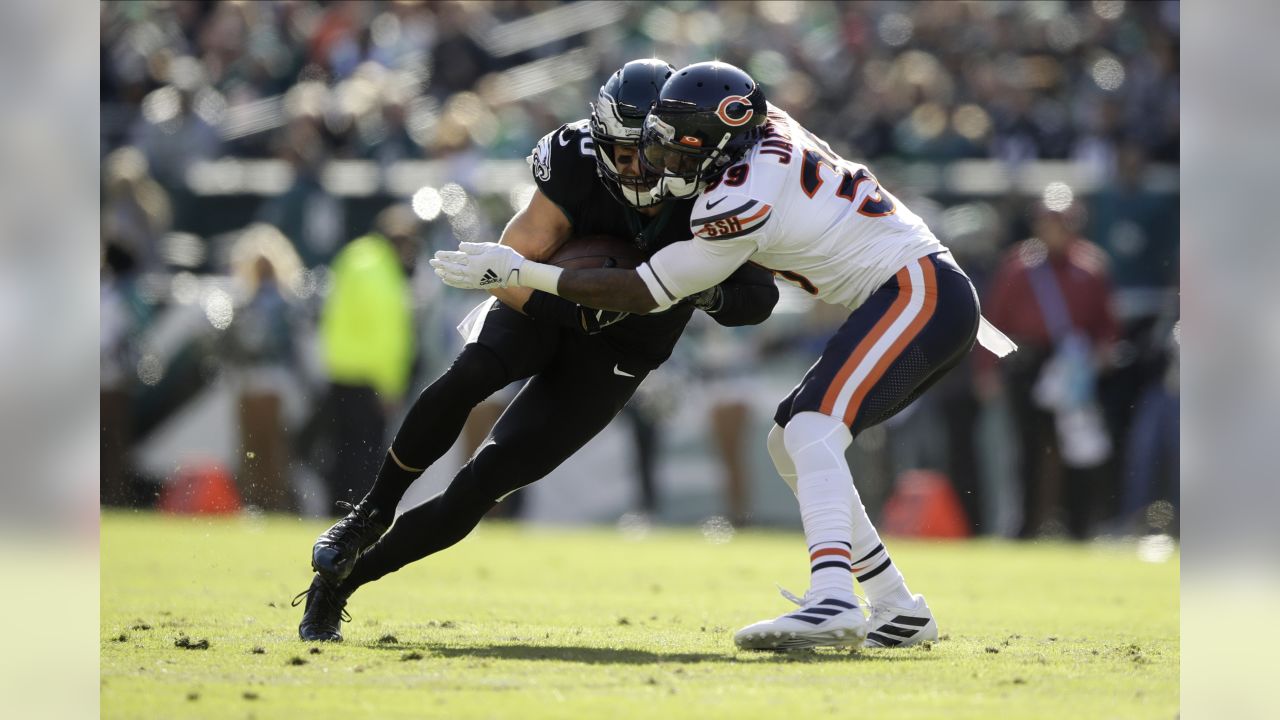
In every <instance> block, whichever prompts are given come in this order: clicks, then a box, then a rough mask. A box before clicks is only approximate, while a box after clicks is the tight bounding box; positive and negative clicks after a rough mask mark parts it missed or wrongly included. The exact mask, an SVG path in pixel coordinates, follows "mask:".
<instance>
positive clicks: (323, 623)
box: [292, 575, 351, 642]
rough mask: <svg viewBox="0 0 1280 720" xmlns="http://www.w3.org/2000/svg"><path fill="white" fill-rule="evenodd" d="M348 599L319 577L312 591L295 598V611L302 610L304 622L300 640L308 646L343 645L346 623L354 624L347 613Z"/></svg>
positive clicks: (312, 586)
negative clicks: (311, 643) (300, 607)
mask: <svg viewBox="0 0 1280 720" xmlns="http://www.w3.org/2000/svg"><path fill="white" fill-rule="evenodd" d="M347 597H348V595H346V594H343V593H340V592H338V591H337V590H335V589H334V588H333V586H332V585H330V584H329V583H327V582H325V580H324V578H322V577H320V576H319V575H316V576H315V577H314V578H312V579H311V587H309V588H307V589H306V590H304V591H302V592H300V593H298V594H297V595H296V596H295V597H294V598H293V603H292V605H293V607H298V605H299V604H301V603H302V601H303V598H306V603H307V604H306V605H305V606H303V608H302V622H301V623H298V637H300V638H302V639H303V640H306V641H308V642H342V623H343V621H346V622H351V615H349V614H348V613H347V610H346V608H347Z"/></svg>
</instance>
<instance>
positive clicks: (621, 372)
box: [613, 365, 635, 378]
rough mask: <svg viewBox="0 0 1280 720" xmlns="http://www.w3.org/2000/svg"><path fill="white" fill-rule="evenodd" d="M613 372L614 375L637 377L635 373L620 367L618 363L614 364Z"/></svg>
mask: <svg viewBox="0 0 1280 720" xmlns="http://www.w3.org/2000/svg"><path fill="white" fill-rule="evenodd" d="M613 374H614V375H621V376H622V377H629V378H633V377H635V375H632V374H631V373H629V372H627V371H626V370H623V369H622V368H620V367H618V366H617V365H614V366H613Z"/></svg>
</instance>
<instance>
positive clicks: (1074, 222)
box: [975, 183, 1117, 539]
mask: <svg viewBox="0 0 1280 720" xmlns="http://www.w3.org/2000/svg"><path fill="white" fill-rule="evenodd" d="M1033 213H1034V221H1033V229H1034V231H1035V237H1032V238H1030V239H1027V240H1023V241H1022V242H1019V243H1016V244H1015V245H1013V246H1012V247H1011V248H1009V250H1008V251H1007V252H1006V254H1005V256H1004V258H1003V260H1002V262H1001V264H1000V267H999V269H998V270H997V271H996V274H995V277H994V278H993V280H992V282H991V285H990V288H989V292H988V293H987V296H986V298H985V299H984V302H983V308H984V309H985V310H986V312H987V314H988V317H989V319H990V320H991V322H992V323H994V324H995V325H996V326H998V327H1000V328H1001V329H1002V330H1003V331H1004V332H1005V333H1007V334H1008V335H1009V337H1010V338H1011V339H1012V340H1013V341H1014V342H1016V343H1017V344H1018V346H1019V348H1020V351H1019V352H1018V353H1016V354H1014V355H1012V356H1010V357H1009V358H1006V359H1005V360H1004V362H1002V363H1000V364H999V367H997V364H996V362H995V357H994V356H992V355H988V354H986V353H979V354H978V355H976V356H975V363H976V371H977V384H978V393H979V396H981V397H983V398H985V399H987V400H992V399H995V398H997V397H998V396H1000V395H1001V394H1002V393H1003V394H1005V395H1007V396H1008V399H1009V407H1010V410H1011V412H1012V413H1013V421H1014V427H1015V429H1016V432H1017V433H1018V434H1019V436H1020V437H1019V438H1018V440H1019V443H1018V445H1019V450H1020V460H1019V464H1020V467H1019V475H1020V480H1021V483H1022V488H1023V499H1022V500H1023V502H1022V505H1023V518H1022V529H1021V531H1020V532H1019V537H1023V538H1030V537H1035V536H1036V535H1038V534H1040V533H1041V532H1042V531H1043V530H1044V529H1046V528H1044V527H1043V526H1044V525H1045V523H1046V522H1047V521H1050V520H1052V519H1053V518H1054V515H1055V514H1056V513H1057V511H1058V510H1059V505H1060V503H1061V504H1063V505H1065V507H1062V508H1061V509H1062V510H1065V515H1066V529H1067V531H1068V532H1069V533H1070V534H1071V535H1072V536H1073V537H1075V538H1078V539H1083V538H1086V537H1088V536H1089V532H1090V526H1091V522H1092V517H1091V515H1092V504H1093V502H1094V498H1095V495H1096V491H1097V489H1098V488H1096V487H1095V486H1096V485H1097V484H1098V483H1099V481H1100V476H1101V472H1100V469H1101V466H1102V464H1103V463H1104V462H1105V461H1106V459H1107V456H1108V455H1109V453H1110V446H1111V442H1110V438H1109V437H1108V435H1107V430H1106V428H1105V427H1104V426H1103V423H1102V418H1101V415H1100V413H1099V412H1098V410H1097V404H1096V400H1095V398H1094V378H1095V377H1096V375H1097V373H1098V372H1099V371H1100V370H1102V369H1103V367H1104V366H1105V358H1106V357H1107V355H1108V351H1109V347H1110V345H1111V343H1112V342H1113V341H1114V339H1115V338H1116V335H1117V324H1116V320H1115V317H1114V315H1113V314H1112V310H1111V301H1112V290H1111V281H1110V277H1109V274H1108V270H1107V259H1106V255H1105V253H1104V252H1103V250H1102V249H1101V248H1099V247H1098V246H1097V245H1095V244H1093V243H1091V242H1089V241H1088V240H1086V239H1084V238H1083V237H1081V236H1080V235H1079V232H1078V228H1079V226H1080V219H1081V218H1080V213H1079V206H1078V205H1077V204H1076V203H1075V202H1074V201H1073V197H1072V195H1071V190H1070V189H1069V188H1068V187H1066V186H1065V185H1062V184H1059V183H1055V184H1054V185H1050V186H1049V188H1047V189H1046V191H1045V196H1044V198H1042V199H1041V200H1040V201H1039V202H1037V203H1036V205H1035V206H1034V208H1033Z"/></svg>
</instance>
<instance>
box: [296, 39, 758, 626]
mask: <svg viewBox="0 0 1280 720" xmlns="http://www.w3.org/2000/svg"><path fill="white" fill-rule="evenodd" d="M672 71H673V68H672V67H671V66H670V65H668V64H667V63H665V62H663V61H661V60H656V59H648V60H636V61H633V62H629V63H627V64H626V65H625V66H623V67H622V68H621V69H620V70H618V72H616V73H614V75H613V76H611V77H610V78H609V80H608V82H606V83H605V84H604V86H603V87H601V88H600V93H599V96H598V98H597V100H596V102H595V103H594V105H593V106H592V114H591V117H590V118H589V119H586V120H581V121H578V122H575V123H570V124H568V125H564V126H562V127H560V128H559V129H558V130H556V131H555V132H552V133H550V134H548V135H547V136H546V137H544V138H542V140H541V141H539V142H538V144H537V147H535V148H534V150H533V154H532V155H531V156H530V158H529V162H530V165H531V167H532V171H533V176H534V180H535V182H536V184H537V191H536V192H535V193H534V194H533V197H532V198H531V199H530V201H529V204H528V205H527V206H526V207H525V208H524V209H523V210H521V211H520V212H518V213H517V214H516V215H515V217H513V218H512V219H511V222H510V223H509V224H508V225H507V227H506V229H505V230H504V231H503V233H502V239H501V242H502V243H503V244H508V245H511V246H512V247H513V249H515V250H517V251H519V252H520V253H522V254H523V255H525V256H527V257H531V258H538V259H546V258H549V257H551V256H552V254H553V253H554V252H555V251H556V250H557V249H558V248H559V247H560V246H561V245H563V244H564V243H565V242H566V241H567V240H569V238H570V237H571V236H588V235H610V236H614V237H623V238H632V239H633V240H634V242H635V243H636V245H637V246H639V248H640V249H641V250H643V251H644V253H645V254H646V255H648V254H652V253H653V252H656V251H657V250H658V249H660V248H662V247H665V246H667V245H669V244H670V243H672V242H676V241H679V240H687V239H688V238H689V237H690V231H689V215H690V212H691V210H692V208H693V201H692V200H669V199H668V200H665V201H660V199H659V198H657V197H655V196H654V195H652V194H651V193H650V192H649V188H648V185H647V184H646V182H645V181H644V179H643V177H642V173H641V171H640V163H639V140H640V134H641V130H642V127H643V124H644V118H645V114H646V113H647V112H648V110H649V107H650V105H651V104H652V103H653V102H654V101H655V100H656V99H657V97H658V92H659V90H660V89H661V88H662V85H663V83H664V82H665V81H666V79H667V77H668V76H670V74H671V73H672ZM492 293H493V295H494V296H495V298H491V299H489V300H487V301H486V302H484V303H482V304H481V306H480V307H478V308H477V309H476V310H475V311H473V313H472V315H471V316H469V318H468V321H469V322H470V328H469V331H468V333H467V344H466V345H465V346H464V347H463V349H462V351H461V353H460V354H459V355H458V357H457V358H456V359H455V360H454V362H453V364H452V365H451V366H450V367H449V368H448V369H447V370H445V372H444V374H443V375H441V376H440V377H439V378H438V379H436V380H435V382H433V383H431V384H430V385H428V386H427V387H426V389H425V390H423V391H422V394H421V395H420V396H419V397H418V399H417V400H416V401H415V402H414V404H413V407H412V408H411V409H410V410H409V413H408V416H407V417H406V418H405V420H404V423H403V424H402V425H401V427H400V430H399V432H398V433H397V435H396V438H395V440H394V441H393V442H392V444H391V448H390V449H389V450H388V451H387V457H386V459H385V460H384V462H383V466H382V469H381V470H380V471H379V473H378V477H377V479H376V480H375V482H374V485H373V489H372V490H370V491H369V493H368V494H367V495H366V496H365V497H364V499H363V500H361V501H360V503H359V504H358V505H356V506H354V507H351V506H349V505H347V506H346V507H347V508H348V509H349V510H350V512H349V513H348V514H347V516H346V517H344V518H342V519H341V520H339V521H338V522H337V523H336V524H335V525H334V526H333V527H331V528H329V530H327V531H326V532H325V533H323V534H322V535H321V536H320V538H319V539H318V540H317V541H316V543H315V546H314V547H313V549H312V567H313V568H314V569H315V571H316V575H315V577H314V578H313V579H312V583H311V586H310V588H308V590H306V591H305V592H303V593H300V594H299V595H298V597H297V598H295V600H294V604H295V605H296V604H298V603H299V602H301V601H302V599H303V598H304V597H305V601H306V606H305V608H304V611H303V617H302V622H301V624H300V625H299V627H298V634H299V636H300V637H301V638H302V639H304V640H333V641H339V640H341V639H342V634H341V620H342V619H343V617H344V616H345V606H346V602H347V598H349V597H350V595H351V593H352V592H354V591H355V589H356V588H358V587H360V586H361V585H364V584H366V583H368V582H371V581H373V580H377V579H378V578H380V577H382V576H384V575H386V574H388V573H390V572H394V571H395V570H398V569H400V568H402V567H404V566H405V565H407V564H409V563H411V562H413V561H415V560H419V559H421V558H424V557H427V556H428V555H431V554H433V553H436V552H439V551H441V550H443V549H445V548H447V547H449V546H451V545H453V544H454V543H457V542H458V541H459V540H461V539H462V538H464V537H466V535H467V534H468V533H470V532H471V530H472V529H474V528H475V526H476V525H477V524H478V523H479V522H480V519H481V518H482V517H484V515H485V513H487V512H488V511H489V510H490V509H491V508H492V507H493V506H494V505H495V504H496V503H497V502H498V501H499V500H501V499H502V498H503V497H505V496H506V495H508V494H509V493H511V492H512V491H514V490H516V489H518V488H521V487H523V486H525V485H528V484H530V483H532V482H534V481H536V480H538V479H540V478H542V477H543V476H545V475H546V474H547V473H549V472H550V471H551V470H553V469H555V468H556V467H557V466H558V465H560V463H562V462H564V460H565V459H567V458H568V457H569V456H571V455H572V454H573V453H575V452H577V450H578V449H579V448H581V447H582V446H583V445H585V444H586V443H587V441H588V440H590V439H591V438H593V437H595V435H596V434H597V433H599V432H600V431H601V430H602V429H603V428H604V427H605V425H607V424H608V423H609V421H610V420H612V419H613V417H614V416H615V415H616V414H617V413H618V412H619V411H620V410H621V409H622V407H623V405H625V404H626V402H627V400H628V399H630V397H631V395H632V394H633V393H634V392H635V390H636V388H637V387H638V386H639V385H640V383H641V381H642V380H644V378H645V376H646V375H647V374H648V373H649V372H650V371H651V370H653V369H654V368H656V367H658V365H660V364H662V362H663V361H665V360H666V359H667V358H668V357H669V356H670V354H671V350H672V348H673V347H674V345H675V343H676V340H678V339H679V337H680V334H681V332H683V330H684V327H685V324H686V323H687V322H688V321H689V318H690V316H691V315H692V313H693V311H694V308H695V307H697V308H700V309H702V310H704V311H705V312H707V313H708V314H710V315H711V317H713V318H715V319H716V320H717V321H718V322H720V323H721V324H723V325H746V324H755V323H759V322H762V321H763V320H764V319H765V318H767V317H768V316H769V314H770V313H771V312H772V310H773V306H774V305H775V304H776V303H777V299H778V290H777V288H776V287H775V285H774V283H773V277H772V275H771V274H770V273H769V272H767V271H765V270H763V269H762V268H758V267H755V266H751V265H744V266H743V267H742V268H740V269H739V270H738V271H737V272H735V273H734V274H733V275H732V276H730V277H729V278H728V279H727V280H725V282H723V283H721V284H719V285H717V286H715V287H713V288H711V289H709V290H707V291H705V292H702V293H699V294H698V295H697V296H696V297H692V298H687V299H686V301H685V302H682V303H680V304H677V305H675V306H674V307H672V308H671V309H670V310H667V311H665V312H661V313H654V314H649V315H627V314H626V313H611V312H600V311H597V310H593V309H590V308H585V307H581V306H579V305H576V304H574V303H571V302H569V301H567V300H564V299H562V298H559V297H557V296H555V295H552V294H549V293H544V292H540V291H530V290H528V289H525V288H510V289H497V288H495V289H493V290H492ZM465 325H466V323H464V326H465ZM524 378H529V380H528V382H527V383H526V384H525V385H524V387H523V389H521V391H520V393H519V394H518V395H517V396H516V398H515V400H513V401H512V403H511V405H510V406H509V407H508V408H507V410H506V412H504V413H503V415H502V417H501V418H500V419H499V420H498V422H497V424H496V425H495V426H494V428H493V431H492V433H491V435H490V437H489V439H488V440H487V441H486V442H485V443H483V444H482V445H481V447H480V450H478V451H477V452H476V454H475V456H474V457H472V458H471V459H470V461H468V462H467V463H466V465H464V466H463V467H462V469H461V470H460V471H459V472H458V474H457V475H456V476H455V477H454V479H453V481H452V482H451V483H450V485H449V487H448V488H447V489H446V490H445V491H444V492H443V493H441V494H439V495H437V496H435V497H433V498H432V499H430V500H428V501H427V502H425V503H423V504H421V505H419V506H417V507H415V508H412V509H410V510H408V511H406V512H405V513H404V514H403V515H401V516H400V517H399V518H398V519H396V520H395V523H394V525H392V524H391V520H392V518H393V517H394V515H395V509H396V505H397V503H399V502H400V499H401V497H402V496H403V495H404V493H405V491H406V490H407V489H408V488H409V485H410V484H411V483H412V482H413V481H414V480H416V479H417V478H418V477H419V476H420V475H421V474H422V473H423V472H424V471H425V470H426V468H427V467H428V466H430V465H431V463H433V462H435V461H436V460H438V459H439V458H440V456H442V455H443V454H444V453H445V452H446V451H447V450H448V449H449V447H450V446H452V445H453V442H454V440H455V439H456V438H457V436H458V433H459V431H460V430H461V429H462V425H463V423H464V422H465V420H466V418H467V415H468V413H470V411H471V408H473V407H474V406H475V405H476V404H477V403H479V402H480V401H482V400H484V399H485V398H487V397H488V396H489V395H490V394H492V393H493V392H495V391H496V390H498V389H500V388H502V387H505V386H506V385H507V384H509V383H511V382H513V381H516V380H521V379H524ZM388 525H391V527H390V530H389V531H388V530H387V527H388ZM384 533H385V535H384Z"/></svg>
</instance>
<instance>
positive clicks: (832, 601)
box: [818, 598, 858, 610]
mask: <svg viewBox="0 0 1280 720" xmlns="http://www.w3.org/2000/svg"><path fill="white" fill-rule="evenodd" d="M818 604H819V605H835V606H836V607H842V608H844V609H845V610H852V609H854V608H856V607H858V606H857V605H854V604H853V603H850V602H845V601H844V600H836V599H835V598H827V599H826V600H823V601H822V602H820V603H818Z"/></svg>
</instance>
